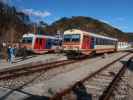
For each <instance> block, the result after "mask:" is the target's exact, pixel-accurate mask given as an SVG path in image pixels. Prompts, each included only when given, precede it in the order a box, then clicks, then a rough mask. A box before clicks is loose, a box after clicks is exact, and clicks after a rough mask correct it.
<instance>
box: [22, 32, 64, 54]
mask: <svg viewBox="0 0 133 100" xmlns="http://www.w3.org/2000/svg"><path fill="white" fill-rule="evenodd" d="M61 46H62V39H61V38H57V37H54V36H47V35H39V34H33V33H28V34H24V35H23V37H22V40H21V48H24V47H25V48H26V50H27V51H29V52H32V53H35V54H44V53H47V52H54V51H55V50H58V49H59V48H60V47H61Z"/></svg>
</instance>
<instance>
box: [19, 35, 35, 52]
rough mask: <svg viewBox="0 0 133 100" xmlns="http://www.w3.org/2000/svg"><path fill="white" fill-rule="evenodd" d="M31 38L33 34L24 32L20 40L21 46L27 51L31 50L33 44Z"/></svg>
mask: <svg viewBox="0 0 133 100" xmlns="http://www.w3.org/2000/svg"><path fill="white" fill-rule="evenodd" d="M33 38H34V35H33V34H24V35H23V38H22V41H21V48H24V47H26V49H27V51H31V50H32V45H33Z"/></svg>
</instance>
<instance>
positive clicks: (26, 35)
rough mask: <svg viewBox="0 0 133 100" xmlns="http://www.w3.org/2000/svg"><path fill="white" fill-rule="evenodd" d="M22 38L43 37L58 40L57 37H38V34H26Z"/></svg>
mask: <svg viewBox="0 0 133 100" xmlns="http://www.w3.org/2000/svg"><path fill="white" fill-rule="evenodd" d="M24 37H40V38H41V37H45V38H51V39H60V38H57V37H54V36H48V35H39V34H33V33H28V34H24V35H23V38H24Z"/></svg>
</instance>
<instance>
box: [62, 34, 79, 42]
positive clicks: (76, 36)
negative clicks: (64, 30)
mask: <svg viewBox="0 0 133 100" xmlns="http://www.w3.org/2000/svg"><path fill="white" fill-rule="evenodd" d="M79 41H80V34H72V35H64V42H79Z"/></svg>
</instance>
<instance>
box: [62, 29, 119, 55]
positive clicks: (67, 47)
mask: <svg viewBox="0 0 133 100" xmlns="http://www.w3.org/2000/svg"><path fill="white" fill-rule="evenodd" d="M117 42H118V40H117V39H116V38H111V37H107V36H103V35H98V34H94V33H91V32H87V31H82V30H78V29H71V30H67V31H65V32H64V42H63V48H64V51H65V52H69V51H73V52H75V53H76V52H77V53H82V54H85V55H89V54H91V53H105V52H114V51H116V49H117Z"/></svg>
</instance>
